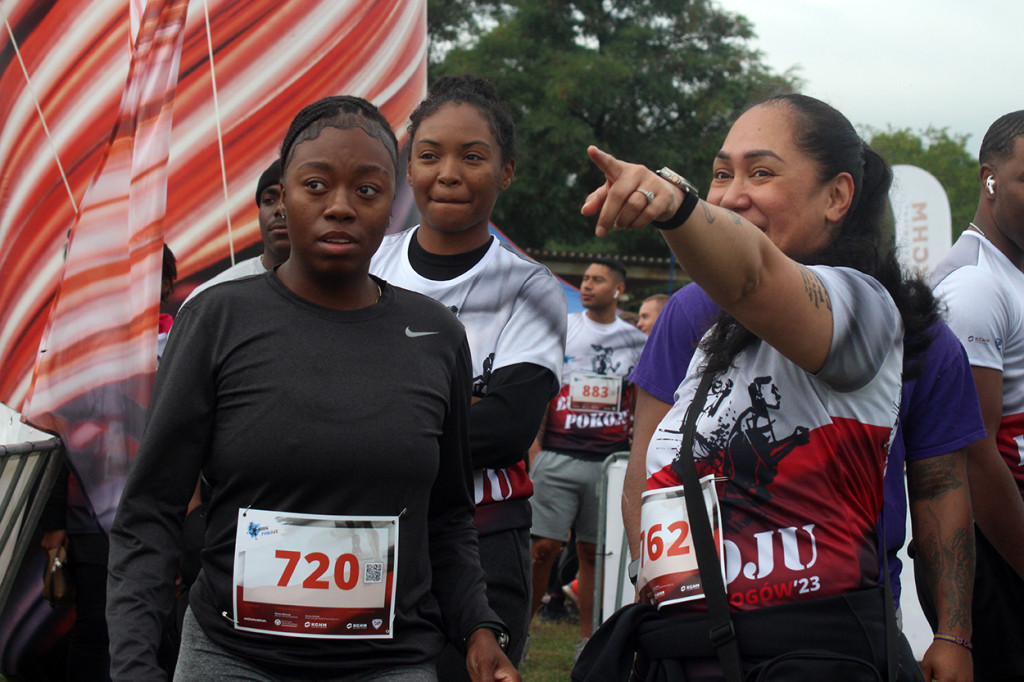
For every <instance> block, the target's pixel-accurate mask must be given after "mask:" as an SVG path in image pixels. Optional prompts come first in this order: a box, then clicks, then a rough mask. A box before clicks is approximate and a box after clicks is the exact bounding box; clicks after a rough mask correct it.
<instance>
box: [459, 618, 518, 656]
mask: <svg viewBox="0 0 1024 682" xmlns="http://www.w3.org/2000/svg"><path fill="white" fill-rule="evenodd" d="M480 629H487V630H490V631H491V632H493V633H494V637H495V639H497V640H498V646H500V647H501V650H502V651H504V652H505V653H506V654H507V653H508V645H509V634H508V630H507V629H506V628H505V626H503V625H501V624H500V623H480V624H479V625H477V626H476V627H475V628H473V629H472V630H470V631H469V634H468V635H466V641H465V642H464V644H465V645H466V646H468V645H469V638H470V637H472V636H473V633H474V632H476V631H477V630H480Z"/></svg>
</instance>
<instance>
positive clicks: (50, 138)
mask: <svg viewBox="0 0 1024 682" xmlns="http://www.w3.org/2000/svg"><path fill="white" fill-rule="evenodd" d="M0 12H3V15H4V26H6V27H7V35H9V36H10V38H11V45H12V46H13V47H14V54H15V56H16V57H17V58H18V64H20V65H21V72H22V73H23V74H24V75H25V84H26V85H27V86H28V92H29V94H30V95H32V102H33V103H34V104H35V105H36V113H38V114H39V120H40V122H42V124H43V132H44V133H46V139H47V140H48V141H49V143H50V149H51V150H53V159H54V161H56V162H57V170H58V171H60V177H61V180H63V181H64V188H65V189H66V190H67V191H68V199H70V200H71V208H72V209H74V211H75V214H76V215H77V214H78V205H77V204H76V203H75V195H74V194H73V193H72V192H71V184H70V183H69V182H68V176H67V174H66V173H64V166H63V165H62V164H61V162H60V155H59V154H58V153H57V145H56V144H55V143H54V141H53V136H52V135H51V134H50V127H49V126H47V125H46V117H45V116H43V108H42V107H41V106H39V98H38V97H36V90H35V88H33V87H32V78H31V77H30V76H29V75H28V68H27V67H26V66H25V60H24V59H22V58H21V50H20V49H18V41H17V40H16V39H15V38H14V30H13V29H12V28H11V22H10V21H8V20H7V10H5V9H4V6H3V3H2V2H0Z"/></svg>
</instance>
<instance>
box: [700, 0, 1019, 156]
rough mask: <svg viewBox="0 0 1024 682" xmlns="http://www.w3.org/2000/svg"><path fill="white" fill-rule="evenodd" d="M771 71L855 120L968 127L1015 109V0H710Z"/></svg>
mask: <svg viewBox="0 0 1024 682" xmlns="http://www.w3.org/2000/svg"><path fill="white" fill-rule="evenodd" d="M718 2H719V4H720V5H721V6H722V7H723V8H725V9H726V10H728V11H730V12H734V13H737V14H742V15H744V16H746V17H747V18H748V19H750V21H751V22H752V23H753V25H754V31H755V32H756V33H757V38H756V39H755V40H754V42H753V46H754V47H755V48H756V49H759V50H761V52H762V53H763V55H764V61H765V63H767V64H768V66H770V67H771V68H772V69H774V70H775V71H778V72H785V71H786V70H787V69H789V68H791V67H793V66H797V67H799V68H798V70H797V75H799V76H800V77H801V78H803V79H804V81H805V83H806V85H805V87H804V88H803V90H802V91H803V92H804V93H805V94H808V95H813V96H814V97H818V98H820V99H823V100H825V101H827V102H829V103H830V104H832V105H833V106H835V107H836V108H837V109H839V110H840V111H842V112H843V113H844V114H846V116H847V117H848V118H849V119H850V120H851V121H852V122H853V124H854V125H856V126H858V129H860V127H861V126H862V125H869V126H872V127H874V128H878V129H882V130H884V129H885V128H886V127H887V126H889V125H890V124H891V125H892V126H894V127H896V128H907V127H909V128H912V129H914V130H915V131H916V130H918V129H923V128H926V127H927V126H928V125H934V126H936V127H939V128H942V127H948V128H949V131H950V132H951V133H969V134H970V136H971V137H970V139H969V140H968V142H967V149H968V151H970V152H971V154H972V155H975V156H976V155H977V152H978V148H979V147H980V146H981V139H982V137H984V135H985V131H986V130H987V129H988V126H989V125H990V124H991V123H992V122H993V121H994V120H995V119H997V118H998V117H999V116H1001V115H1003V114H1005V113H1008V112H1011V111H1016V110H1018V109H1024V0H718Z"/></svg>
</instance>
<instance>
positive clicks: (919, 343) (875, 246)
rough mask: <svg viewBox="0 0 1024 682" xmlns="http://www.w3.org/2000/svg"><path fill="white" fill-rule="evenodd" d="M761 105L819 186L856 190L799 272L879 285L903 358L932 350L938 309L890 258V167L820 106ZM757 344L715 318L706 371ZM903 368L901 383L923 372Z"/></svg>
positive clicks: (803, 102) (809, 102)
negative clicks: (836, 272)
mask: <svg viewBox="0 0 1024 682" xmlns="http://www.w3.org/2000/svg"><path fill="white" fill-rule="evenodd" d="M763 105H771V106H783V107H786V108H787V109H788V110H789V112H790V113H791V114H792V117H793V139H794V141H795V143H796V146H797V148H798V149H799V150H800V151H801V152H803V153H804V154H806V155H807V156H808V157H809V158H811V159H812V160H813V161H814V162H815V163H816V164H817V166H818V169H819V173H818V179H819V181H820V182H827V181H828V180H830V179H832V178H834V177H835V176H836V175H838V174H839V173H849V174H850V176H851V177H852V178H853V182H854V188H855V189H854V194H853V198H852V200H851V202H850V208H849V210H848V211H847V213H846V215H845V216H844V217H843V221H842V223H841V224H840V225H839V227H838V228H837V230H836V234H835V238H834V239H833V240H832V241H831V243H829V244H828V245H827V246H825V247H824V248H823V249H821V250H820V251H818V252H816V253H812V254H809V255H806V256H799V257H796V256H791V257H792V258H793V259H794V260H796V261H798V262H800V263H802V264H804V265H828V266H833V267H839V266H843V267H848V268H853V269H855V270H859V271H860V272H863V273H865V274H867V275H870V276H871V277H874V278H875V279H876V280H878V282H879V283H880V284H881V285H882V286H883V287H885V289H886V291H888V292H889V295H890V296H891V297H892V299H893V301H894V302H895V303H896V308H897V309H898V310H899V312H900V316H901V317H902V319H903V327H904V338H903V348H904V353H905V357H906V358H909V359H912V360H913V359H917V358H918V356H920V354H921V353H923V352H924V351H925V350H927V348H928V346H929V345H930V344H931V336H930V335H929V334H928V333H927V329H928V327H930V326H931V325H932V324H933V323H935V322H936V321H937V320H938V319H939V312H938V304H937V303H936V300H935V297H934V296H933V295H932V292H931V288H930V287H929V286H928V284H927V283H926V282H925V281H924V280H922V279H921V278H920V277H917V276H907V275H906V274H905V273H904V272H903V268H902V267H901V266H900V263H899V261H898V259H897V257H896V249H895V247H894V245H893V238H892V227H891V224H890V220H889V213H888V206H889V186H890V185H891V184H892V169H891V168H889V164H887V163H886V162H885V160H884V159H883V158H882V157H881V156H879V154H878V153H877V152H875V151H874V150H873V149H871V148H870V147H869V146H867V145H866V144H864V141H863V140H861V138H860V136H859V135H857V132H856V131H855V130H854V128H853V125H852V124H851V123H850V121H849V119H847V118H846V117H845V116H843V114H842V113H840V112H839V111H838V110H836V109H835V108H833V107H831V106H829V105H828V104H826V103H825V102H822V101H821V100H818V99H815V98H813V97H808V96H807V95H800V94H787V95H778V96H775V97H770V98H768V99H766V100H764V101H763V102H761V103H760V104H755V105H754V106H755V107H757V106H763ZM751 108H753V107H751ZM748 111H749V110H748ZM757 340H758V338H757V337H756V336H755V335H754V334H753V333H752V332H750V331H749V330H747V329H746V328H745V327H744V326H743V325H741V324H740V323H739V321H737V320H736V318H734V317H733V316H731V315H729V314H728V313H726V312H724V311H723V312H721V313H720V314H719V316H718V319H717V320H716V323H715V325H714V327H713V328H712V330H711V332H710V333H709V334H708V335H707V336H706V337H705V339H704V340H703V341H702V342H701V348H702V349H703V350H704V351H705V353H706V354H707V356H708V363H707V366H706V370H705V371H710V372H716V373H717V372H721V371H724V370H725V369H727V368H728V367H729V366H730V365H731V364H732V361H733V360H734V359H735V358H736V356H737V355H739V353H740V352H741V351H743V350H744V349H745V348H747V347H748V346H750V345H752V344H753V343H755V342H756V341H757ZM904 368H905V370H904V379H910V378H914V377H915V376H917V375H918V374H919V373H920V371H921V367H920V363H919V362H916V361H915V362H910V363H907V362H904Z"/></svg>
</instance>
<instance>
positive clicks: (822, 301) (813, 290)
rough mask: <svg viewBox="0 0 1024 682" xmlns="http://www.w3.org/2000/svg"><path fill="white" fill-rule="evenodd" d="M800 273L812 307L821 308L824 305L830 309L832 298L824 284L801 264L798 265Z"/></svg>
mask: <svg viewBox="0 0 1024 682" xmlns="http://www.w3.org/2000/svg"><path fill="white" fill-rule="evenodd" d="M800 275H801V276H802V277H803V278H804V291H806V292H807V296H808V298H810V299H811V303H813V304H814V307H815V308H821V307H822V305H824V306H825V308H827V309H828V310H832V299H830V298H829V297H828V291H826V290H825V285H824V284H822V283H821V280H820V279H818V277H817V276H816V275H815V274H814V273H813V272H811V271H810V270H808V269H807V268H805V267H803V266H802V265H801V266H800Z"/></svg>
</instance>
